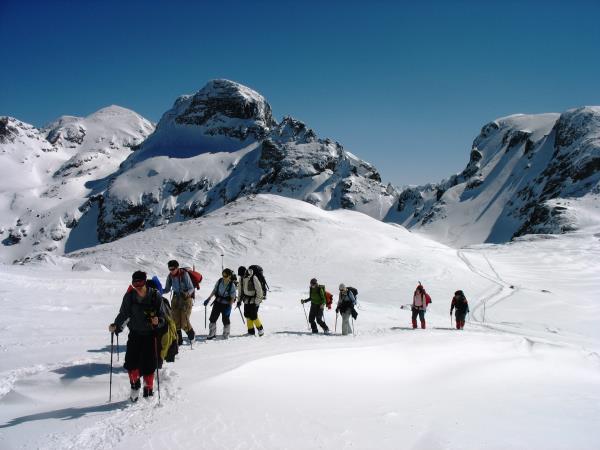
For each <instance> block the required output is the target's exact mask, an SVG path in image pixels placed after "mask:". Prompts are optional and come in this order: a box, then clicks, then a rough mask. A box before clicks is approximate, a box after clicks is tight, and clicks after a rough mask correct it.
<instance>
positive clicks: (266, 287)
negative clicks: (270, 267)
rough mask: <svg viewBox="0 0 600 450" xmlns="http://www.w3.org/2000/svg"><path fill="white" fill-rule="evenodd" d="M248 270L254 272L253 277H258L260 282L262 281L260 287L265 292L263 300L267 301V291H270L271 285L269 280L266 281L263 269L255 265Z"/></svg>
mask: <svg viewBox="0 0 600 450" xmlns="http://www.w3.org/2000/svg"><path fill="white" fill-rule="evenodd" d="M248 270H252V273H253V275H256V278H258V281H260V286H261V287H262V290H263V299H266V298H267V291H268V290H269V284H268V283H267V280H266V279H265V275H264V273H263V269H262V267H260V266H258V265H256V264H254V265H252V266H250V267H248Z"/></svg>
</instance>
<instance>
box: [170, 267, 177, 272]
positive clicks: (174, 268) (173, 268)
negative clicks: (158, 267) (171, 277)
mask: <svg viewBox="0 0 600 450" xmlns="http://www.w3.org/2000/svg"><path fill="white" fill-rule="evenodd" d="M174 270H177V267H169V272H173V271H174Z"/></svg>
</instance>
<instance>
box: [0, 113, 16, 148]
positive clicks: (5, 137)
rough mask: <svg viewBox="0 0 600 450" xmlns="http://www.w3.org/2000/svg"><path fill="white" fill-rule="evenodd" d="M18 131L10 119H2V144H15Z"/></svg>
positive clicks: (0, 125)
mask: <svg viewBox="0 0 600 450" xmlns="http://www.w3.org/2000/svg"><path fill="white" fill-rule="evenodd" d="M17 134H18V130H17V129H16V128H15V127H14V126H13V125H12V124H11V121H10V118H9V117H6V116H4V117H0V144H8V143H9V142H13V141H14V139H15V137H16V136H17Z"/></svg>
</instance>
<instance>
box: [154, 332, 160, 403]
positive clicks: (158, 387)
mask: <svg viewBox="0 0 600 450" xmlns="http://www.w3.org/2000/svg"><path fill="white" fill-rule="evenodd" d="M154 356H155V357H156V386H157V389H158V404H159V405H160V373H159V371H158V338H157V337H156V335H155V336H154Z"/></svg>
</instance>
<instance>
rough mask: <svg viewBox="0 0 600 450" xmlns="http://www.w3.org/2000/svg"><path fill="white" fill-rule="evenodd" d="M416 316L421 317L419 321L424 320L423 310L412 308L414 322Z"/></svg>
mask: <svg viewBox="0 0 600 450" xmlns="http://www.w3.org/2000/svg"><path fill="white" fill-rule="evenodd" d="M417 316H419V319H421V322H425V311H423V310H422V309H415V308H413V309H412V321H413V322H415V321H416V320H417Z"/></svg>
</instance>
